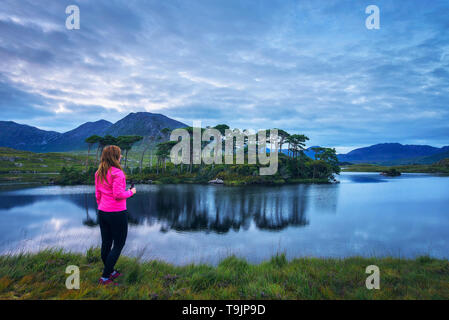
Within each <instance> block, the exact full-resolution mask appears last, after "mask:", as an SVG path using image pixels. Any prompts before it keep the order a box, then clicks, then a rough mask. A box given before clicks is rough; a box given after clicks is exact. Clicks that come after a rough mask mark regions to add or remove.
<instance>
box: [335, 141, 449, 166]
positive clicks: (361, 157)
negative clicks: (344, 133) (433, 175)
mask: <svg viewBox="0 0 449 320" xmlns="http://www.w3.org/2000/svg"><path fill="white" fill-rule="evenodd" d="M448 151H449V146H446V147H443V148H436V147H432V146H428V145H402V144H400V143H381V144H376V145H372V146H369V147H365V148H358V149H355V150H352V151H351V152H349V153H347V154H339V155H338V159H339V160H340V162H351V163H377V164H395V165H398V164H411V163H423V164H430V163H434V162H435V161H438V160H441V159H443V158H445V157H447V155H446V156H442V155H440V156H438V154H442V153H445V152H448ZM419 159H421V162H417V161H419ZM433 159H435V160H433Z"/></svg>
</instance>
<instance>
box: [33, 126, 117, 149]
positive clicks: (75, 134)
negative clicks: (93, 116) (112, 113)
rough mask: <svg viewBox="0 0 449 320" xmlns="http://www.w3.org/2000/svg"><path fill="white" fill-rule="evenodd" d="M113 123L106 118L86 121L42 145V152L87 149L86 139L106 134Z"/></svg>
mask: <svg viewBox="0 0 449 320" xmlns="http://www.w3.org/2000/svg"><path fill="white" fill-rule="evenodd" d="M111 126H112V123H111V122H109V121H106V120H99V121H95V122H86V123H84V124H82V125H80V126H79V127H77V128H75V129H73V130H70V131H68V132H66V133H63V134H61V135H60V136H59V137H57V138H56V139H54V140H53V141H52V142H51V143H48V144H46V145H42V146H41V148H40V150H39V151H40V152H57V151H72V150H84V149H86V143H85V142H84V140H85V139H86V138H87V137H90V136H92V135H94V134H96V135H99V136H104V135H105V134H106V132H107V130H108V129H109V128H110V127H111Z"/></svg>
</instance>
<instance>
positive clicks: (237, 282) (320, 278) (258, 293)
mask: <svg viewBox="0 0 449 320" xmlns="http://www.w3.org/2000/svg"><path fill="white" fill-rule="evenodd" d="M372 264H374V265H377V266H378V267H379V268H380V279H381V280H380V290H368V289H366V287H365V280H366V278H367V276H368V274H366V273H365V268H366V267H367V266H368V265H372ZM68 265H77V266H79V267H80V278H81V281H80V290H67V289H66V287H65V280H66V277H67V276H68V275H67V274H65V268H66V266H68ZM117 268H118V269H119V270H120V271H122V272H123V273H124V276H123V277H121V278H119V281H118V282H119V284H120V285H119V286H117V287H101V286H99V285H97V283H96V281H97V279H98V277H99V275H100V273H101V269H102V263H101V260H100V257H99V251H98V249H90V250H88V251H87V253H86V254H85V255H82V254H74V253H65V252H62V251H57V250H47V251H42V252H40V253H37V254H22V255H14V256H1V257H0V275H1V276H0V298H1V299H449V261H447V260H437V259H432V258H430V257H427V256H424V257H420V258H417V259H413V260H405V259H397V258H360V257H354V258H347V259H318V258H300V259H294V260H291V261H287V259H286V258H285V255H283V254H280V255H276V256H274V257H272V258H271V260H269V261H265V262H263V263H260V264H257V265H253V264H249V263H247V262H246V261H245V260H242V259H239V258H236V257H234V256H231V257H228V258H226V259H224V260H222V261H221V262H220V263H219V264H218V265H217V266H216V267H215V266H210V265H194V264H190V265H186V266H174V265H171V264H167V263H165V262H161V261H155V260H154V261H148V262H140V261H139V260H138V259H136V258H128V257H120V259H119V261H118V263H117Z"/></svg>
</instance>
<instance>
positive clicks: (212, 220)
mask: <svg viewBox="0 0 449 320" xmlns="http://www.w3.org/2000/svg"><path fill="white" fill-rule="evenodd" d="M140 187H141V188H140V189H141V190H144V191H141V192H139V193H138V194H136V195H135V196H134V197H133V199H131V200H129V201H128V211H129V223H130V224H131V225H140V224H147V225H154V224H156V223H157V224H160V225H161V228H160V231H162V232H167V231H169V230H175V231H179V232H193V231H205V232H215V233H227V232H229V230H231V229H232V230H234V231H239V230H240V229H242V230H248V228H249V226H250V224H251V221H253V222H254V224H255V226H256V227H257V228H258V229H261V230H273V231H279V230H282V229H284V228H286V227H288V226H298V227H300V226H305V225H307V224H308V223H309V222H308V220H307V219H306V211H307V208H308V205H309V203H308V202H309V199H310V196H309V193H310V186H308V185H299V186H286V187H275V188H265V187H247V188H228V187H223V186H192V185H167V186H159V187H157V188H152V187H149V188H148V187H147V186H140ZM334 189H335V188H334ZM332 195H333V196H334V199H331V196H332ZM45 197H46V198H47V197H48V196H45ZM14 198H16V197H14ZM64 198H65V199H67V200H68V201H71V202H73V203H74V204H76V205H77V206H78V207H80V208H82V209H83V210H84V211H85V218H84V219H83V221H82V223H83V225H85V226H87V227H96V226H97V225H98V219H97V214H96V205H95V198H94V197H93V195H92V194H91V192H90V190H89V189H87V190H86V193H84V194H71V195H66V196H65V197H64ZM20 199H21V201H20V203H23V204H24V205H25V204H26V203H27V202H28V203H31V202H33V201H38V200H39V196H22V197H20ZM5 200H6V201H4V202H2V204H0V208H11V207H13V203H14V202H15V201H13V199H12V198H11V197H8V198H7V199H5ZM315 200H316V201H317V202H319V203H320V205H323V203H322V201H321V200H322V198H317V199H315ZM329 201H330V202H332V203H333V204H332V203H331V204H329ZM325 202H326V206H328V209H329V208H333V209H334V210H335V208H336V205H335V203H336V195H335V193H333V194H330V195H328V196H327V197H325ZM15 203H16V204H17V202H15Z"/></svg>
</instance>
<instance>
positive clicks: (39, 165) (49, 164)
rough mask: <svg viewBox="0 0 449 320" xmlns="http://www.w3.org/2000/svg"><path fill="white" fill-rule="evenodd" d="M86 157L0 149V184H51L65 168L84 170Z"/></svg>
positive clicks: (72, 154) (71, 154)
mask: <svg viewBox="0 0 449 320" xmlns="http://www.w3.org/2000/svg"><path fill="white" fill-rule="evenodd" d="M85 162H86V157H85V156H81V155H77V154H74V153H34V152H29V151H21V150H15V149H10V148H2V147H0V183H27V182H33V183H40V184H48V183H51V182H53V181H54V180H55V179H56V177H57V176H58V175H59V172H60V171H61V169H62V168H63V167H65V166H71V167H74V168H76V169H80V170H81V169H82V168H84V165H85Z"/></svg>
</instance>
